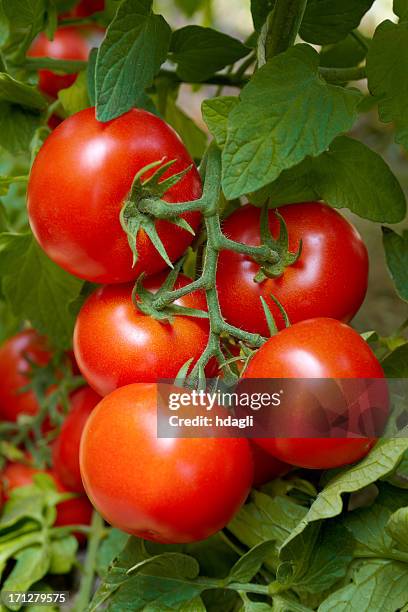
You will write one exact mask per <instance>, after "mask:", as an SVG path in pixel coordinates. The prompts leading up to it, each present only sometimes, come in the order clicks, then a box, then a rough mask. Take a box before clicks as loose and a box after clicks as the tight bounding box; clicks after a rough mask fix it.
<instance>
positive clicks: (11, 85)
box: [0, 72, 48, 111]
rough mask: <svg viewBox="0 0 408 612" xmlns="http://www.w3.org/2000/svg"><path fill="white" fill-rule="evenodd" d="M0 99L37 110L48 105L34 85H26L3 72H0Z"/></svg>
mask: <svg viewBox="0 0 408 612" xmlns="http://www.w3.org/2000/svg"><path fill="white" fill-rule="evenodd" d="M0 100H1V101H2V102H10V103H12V104H18V105H20V106H24V107H26V108H31V109H35V110H39V111H40V110H44V109H45V108H47V105H48V102H47V100H46V99H45V98H44V96H43V95H42V94H41V93H40V92H39V91H38V89H37V88H36V87H32V86H31V85H26V84H25V83H22V82H21V81H18V80H17V79H15V78H13V77H12V76H10V75H9V74H6V73H5V72H0Z"/></svg>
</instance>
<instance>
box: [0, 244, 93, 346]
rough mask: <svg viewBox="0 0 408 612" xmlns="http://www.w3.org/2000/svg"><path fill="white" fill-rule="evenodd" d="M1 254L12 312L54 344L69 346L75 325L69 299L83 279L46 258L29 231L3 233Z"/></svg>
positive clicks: (73, 296) (4, 289)
mask: <svg viewBox="0 0 408 612" xmlns="http://www.w3.org/2000/svg"><path fill="white" fill-rule="evenodd" d="M0 254H1V257H0V259H1V263H0V275H1V276H2V279H3V292H4V295H5V297H6V299H7V300H8V302H9V303H10V305H11V308H12V310H13V312H14V314H15V315H16V316H17V317H19V318H20V320H22V321H24V320H29V321H31V323H32V324H33V326H34V327H35V328H36V329H38V331H39V332H40V333H43V334H45V335H47V336H48V337H49V338H50V340H51V342H52V343H53V344H55V346H58V347H61V348H66V347H68V346H69V345H70V342H71V338H72V331H73V326H74V316H73V315H72V314H71V313H70V312H69V303H70V302H71V301H72V300H73V299H74V298H75V297H77V296H78V295H79V293H80V291H81V287H82V284H83V282H82V281H80V280H79V279H77V278H75V277H73V276H71V275H70V274H68V273H67V272H65V271H64V270H62V269H61V268H59V267H58V266H57V265H56V264H54V263H53V262H52V261H51V260H50V259H48V257H47V256H46V255H45V253H44V252H43V251H42V250H41V249H40V247H39V246H38V245H37V243H36V242H35V240H34V238H33V236H32V235H31V234H2V235H1V236H0Z"/></svg>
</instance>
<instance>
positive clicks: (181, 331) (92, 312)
mask: <svg viewBox="0 0 408 612" xmlns="http://www.w3.org/2000/svg"><path fill="white" fill-rule="evenodd" d="M164 278H165V276H164V275H160V276H158V277H154V278H151V279H147V280H146V281H145V283H144V285H145V287H146V289H150V290H151V291H155V290H157V289H158V287H159V286H160V284H161V283H162V282H163V281H164ZM188 282H189V281H188V279H187V277H185V276H183V275H180V276H179V278H178V280H177V282H176V284H175V288H178V287H182V286H184V285H186V284H187V283H188ZM132 290H133V284H132V283H130V284H127V285H105V286H103V287H100V288H99V289H97V290H96V291H95V292H94V293H93V294H92V295H91V296H90V297H89V298H88V300H87V301H86V302H85V304H84V305H83V307H82V309H81V311H80V313H79V315H78V318H77V322H76V325H75V332H74V351H75V357H76V360H77V362H78V365H79V368H80V370H81V372H82V374H83V376H84V377H85V378H86V380H87V381H88V383H89V384H90V385H91V387H92V388H93V389H95V391H96V392H97V393H99V394H100V395H107V394H108V393H111V392H112V391H113V390H114V389H117V388H118V387H122V386H123V385H128V384H130V383H134V382H156V381H157V380H158V379H160V378H174V377H175V376H176V375H177V373H178V372H179V370H180V368H181V367H182V366H183V365H184V364H185V363H186V361H188V360H189V359H191V357H193V358H194V360H197V359H198V357H199V356H200V355H201V353H202V352H203V350H204V349H205V347H206V345H207V340H208V330H209V325H208V320H207V319H198V318H196V317H190V316H180V315H176V316H175V317H174V319H173V322H172V323H171V324H170V323H164V322H160V321H156V320H155V319H153V318H152V317H150V316H147V315H144V314H142V313H141V312H140V311H139V310H138V309H137V308H136V307H135V306H134V304H133V302H132ZM176 304H179V305H181V306H188V307H190V308H198V309H200V310H207V305H206V300H205V296H204V293H203V292H201V291H196V292H194V293H192V294H190V295H187V296H186V297H184V298H181V299H180V300H178V301H177V302H176Z"/></svg>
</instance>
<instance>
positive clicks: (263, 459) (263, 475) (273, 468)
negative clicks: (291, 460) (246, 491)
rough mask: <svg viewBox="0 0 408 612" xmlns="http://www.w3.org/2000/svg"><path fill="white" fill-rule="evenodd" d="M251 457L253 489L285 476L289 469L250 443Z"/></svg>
mask: <svg viewBox="0 0 408 612" xmlns="http://www.w3.org/2000/svg"><path fill="white" fill-rule="evenodd" d="M250 445H251V451H252V457H253V460H254V480H253V483H252V486H253V487H261V486H262V485H264V484H266V483H267V482H269V481H270V480H274V479H275V478H279V476H284V475H285V474H287V473H288V472H289V470H290V468H291V466H290V465H288V464H287V463H283V461H279V459H275V457H272V455H270V454H269V453H267V452H266V451H265V450H264V449H263V448H261V447H260V446H259V444H254V443H253V442H252V441H251V442H250Z"/></svg>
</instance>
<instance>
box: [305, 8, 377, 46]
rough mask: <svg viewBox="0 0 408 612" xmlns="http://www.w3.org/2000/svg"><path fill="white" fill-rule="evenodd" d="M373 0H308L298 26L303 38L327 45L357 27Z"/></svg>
mask: <svg viewBox="0 0 408 612" xmlns="http://www.w3.org/2000/svg"><path fill="white" fill-rule="evenodd" d="M373 2H374V0H309V1H308V3H307V6H306V10H305V14H304V16H303V21H302V25H301V27H300V32H299V33H300V36H301V37H302V38H303V40H305V41H307V42H310V43H313V44H318V45H328V44H330V43H335V42H338V41H339V40H341V39H342V38H344V37H345V36H346V35H347V34H348V33H349V32H351V31H352V30H354V28H356V27H358V25H359V23H360V21H361V19H362V17H363V16H364V15H365V13H366V12H367V11H368V10H369V8H370V7H371V5H372V4H373Z"/></svg>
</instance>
